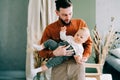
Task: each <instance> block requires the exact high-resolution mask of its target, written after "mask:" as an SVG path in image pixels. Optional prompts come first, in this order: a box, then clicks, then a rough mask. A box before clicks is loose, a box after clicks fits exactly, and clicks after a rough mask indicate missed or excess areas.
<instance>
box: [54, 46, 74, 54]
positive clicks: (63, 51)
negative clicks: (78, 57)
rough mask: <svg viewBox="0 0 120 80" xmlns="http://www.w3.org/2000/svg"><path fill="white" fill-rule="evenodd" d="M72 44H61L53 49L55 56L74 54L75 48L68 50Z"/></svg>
mask: <svg viewBox="0 0 120 80" xmlns="http://www.w3.org/2000/svg"><path fill="white" fill-rule="evenodd" d="M69 47H70V45H68V46H59V47H58V48H57V49H56V50H54V51H53V54H54V55H55V56H72V54H73V50H67V48H69Z"/></svg>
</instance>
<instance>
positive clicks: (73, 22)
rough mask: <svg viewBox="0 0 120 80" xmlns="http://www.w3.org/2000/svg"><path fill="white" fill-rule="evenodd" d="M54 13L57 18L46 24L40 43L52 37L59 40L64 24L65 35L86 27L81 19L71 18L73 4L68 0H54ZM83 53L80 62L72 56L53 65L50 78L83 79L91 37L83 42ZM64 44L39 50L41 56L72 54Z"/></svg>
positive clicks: (61, 79)
mask: <svg viewBox="0 0 120 80" xmlns="http://www.w3.org/2000/svg"><path fill="white" fill-rule="evenodd" d="M55 3H56V14H57V16H58V17H59V19H58V20H57V21H56V22H54V23H52V24H50V25H48V26H47V27H46V29H45V31H44V33H43V36H42V38H41V41H40V43H43V42H44V41H46V40H48V39H53V40H55V41H57V42H59V41H60V35H59V33H60V28H61V27H64V26H66V27H67V31H66V34H67V35H72V36H74V34H75V33H76V32H77V30H78V29H79V28H81V27H87V24H86V23H85V21H83V20H81V19H71V18H72V15H73V5H72V2H71V1H70V0H56V1H55ZM83 47H84V53H83V58H82V59H81V60H79V61H78V62H80V63H81V64H77V63H76V62H75V60H74V58H71V59H69V60H67V61H65V62H64V63H62V64H60V65H58V66H56V67H53V69H52V74H51V76H52V79H51V80H85V67H84V62H85V61H87V59H88V58H89V56H90V53H91V51H92V40H91V37H89V38H88V40H87V41H86V42H85V43H84V44H83ZM66 48H67V47H66V46H59V47H58V48H57V49H55V50H54V51H51V50H46V49H44V50H42V51H40V52H39V54H40V56H41V57H44V58H50V57H54V56H67V55H70V54H72V51H71V50H66Z"/></svg>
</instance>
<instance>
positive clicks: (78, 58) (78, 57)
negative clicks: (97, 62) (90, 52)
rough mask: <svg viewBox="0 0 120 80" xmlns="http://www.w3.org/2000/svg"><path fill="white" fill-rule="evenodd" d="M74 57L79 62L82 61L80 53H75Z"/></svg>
mask: <svg viewBox="0 0 120 80" xmlns="http://www.w3.org/2000/svg"><path fill="white" fill-rule="evenodd" d="M74 59H75V61H76V62H77V63H78V64H80V63H81V57H80V56H79V55H74Z"/></svg>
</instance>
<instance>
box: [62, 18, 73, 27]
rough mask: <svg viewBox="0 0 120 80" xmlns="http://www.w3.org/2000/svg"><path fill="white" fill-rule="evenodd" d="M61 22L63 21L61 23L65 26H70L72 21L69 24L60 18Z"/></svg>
mask: <svg viewBox="0 0 120 80" xmlns="http://www.w3.org/2000/svg"><path fill="white" fill-rule="evenodd" d="M60 20H61V22H62V23H63V25H65V26H68V25H70V23H71V21H70V22H69V23H66V22H65V21H64V20H62V19H61V18H60Z"/></svg>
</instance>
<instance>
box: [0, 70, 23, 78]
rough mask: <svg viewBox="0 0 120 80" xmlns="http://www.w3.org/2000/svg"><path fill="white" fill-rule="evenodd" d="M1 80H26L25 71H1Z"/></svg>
mask: <svg viewBox="0 0 120 80" xmlns="http://www.w3.org/2000/svg"><path fill="white" fill-rule="evenodd" d="M0 80H25V71H0Z"/></svg>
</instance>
